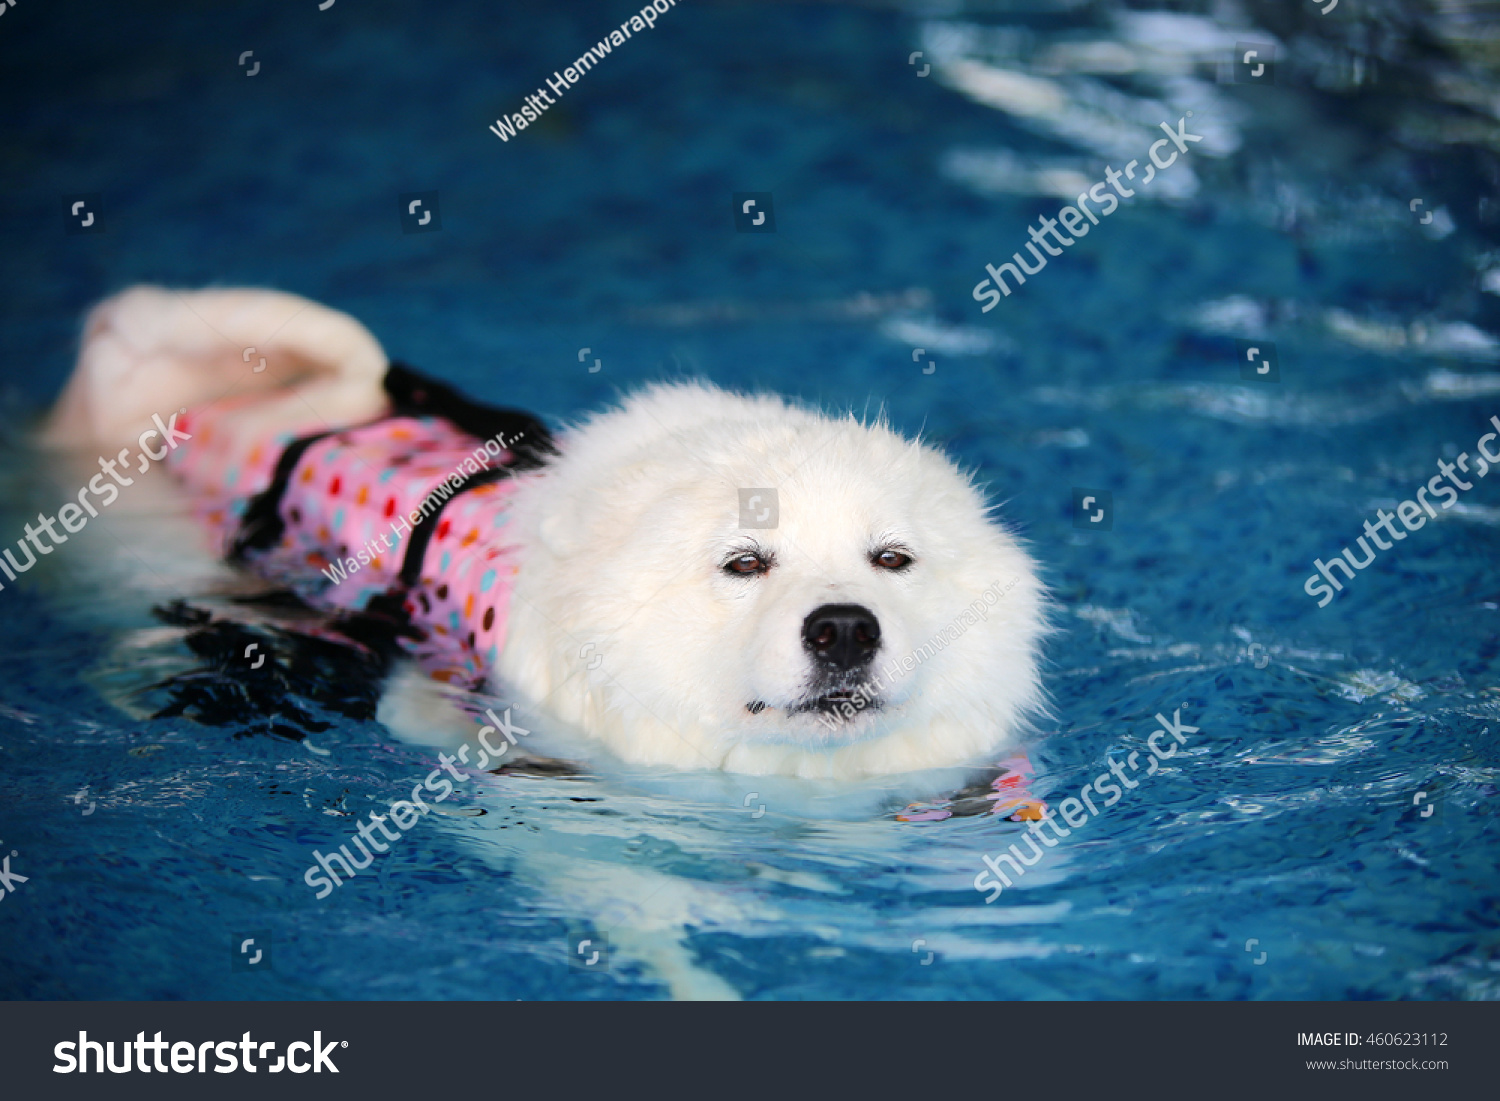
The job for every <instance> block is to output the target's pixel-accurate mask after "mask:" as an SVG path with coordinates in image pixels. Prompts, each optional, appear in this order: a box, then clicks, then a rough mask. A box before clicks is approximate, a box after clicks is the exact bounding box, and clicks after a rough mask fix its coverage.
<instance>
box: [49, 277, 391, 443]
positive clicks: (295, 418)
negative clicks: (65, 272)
mask: <svg viewBox="0 0 1500 1101" xmlns="http://www.w3.org/2000/svg"><path fill="white" fill-rule="evenodd" d="M248 348H254V349H255V351H254V353H250V354H249V359H248V360H247V359H246V355H247V352H246V349H248ZM262 358H264V359H265V361H266V366H265V369H264V370H261V371H256V370H255V368H256V367H258V366H259V365H260V362H261V360H262ZM385 369H386V356H385V352H384V351H382V350H381V347H380V344H379V342H378V341H376V339H375V338H374V337H373V336H371V335H370V332H369V330H368V329H366V328H365V327H364V326H363V325H361V324H360V323H359V322H358V321H355V320H354V319H353V318H352V317H350V316H349V315H348V314H343V313H339V312H338V311H337V310H331V309H329V308H328V307H327V306H320V305H318V304H317V303H316V302H312V301H309V300H308V299H306V298H299V297H297V296H296V295H293V294H282V293H280V292H278V291H263V290H250V289H245V288H233V289H223V290H218V289H215V290H203V291H174V290H168V289H166V288H162V287H149V286H140V287H132V288H131V289H130V290H127V291H124V292H122V293H120V294H117V295H115V296H114V297H113V298H108V299H105V300H104V301H103V302H101V303H99V305H97V306H95V307H94V309H93V310H92V311H91V312H90V313H89V316H88V320H87V321H86V322H85V323H84V332H83V344H82V347H81V348H80V350H79V354H78V365H77V366H76V367H75V368H74V370H73V377H72V378H71V379H70V380H69V381H68V386H67V388H66V389H65V390H64V391H63V393H62V396H61V397H60V398H58V401H57V405H56V406H55V407H54V408H53V410H52V416H51V418H50V419H49V420H48V423H47V425H46V427H45V430H44V432H43V437H42V438H43V440H44V442H46V443H49V444H53V445H56V446H82V445H85V444H87V445H91V446H92V445H96V444H97V445H100V446H103V447H105V448H113V447H119V446H121V445H124V444H129V443H130V442H131V441H133V440H134V439H135V438H136V437H137V435H138V434H139V433H140V432H142V431H143V430H144V429H147V428H150V427H151V417H152V414H161V415H162V416H163V417H165V416H168V415H170V414H171V413H172V412H173V411H175V410H176V409H178V408H179V407H181V406H192V405H198V404H200V403H203V402H208V401H214V400H221V399H224V398H226V397H227V398H230V399H233V398H236V397H240V396H243V395H256V396H257V397H260V398H262V399H263V401H262V402H261V405H260V408H259V409H258V410H257V416H256V418H255V420H254V423H253V424H247V428H251V429H252V430H259V428H260V427H261V425H265V426H268V427H270V428H271V430H272V431H274V430H276V429H283V430H285V429H291V430H293V431H299V432H300V431H311V430H313V429H315V428H326V427H336V426H340V425H345V424H353V423H356V422H358V421H362V420H368V419H370V418H371V417H375V416H378V415H379V414H380V412H381V411H382V410H383V409H384V408H385V406H386V400H385V394H384V392H383V391H382V390H381V388H380V381H381V379H382V378H384V377H385Z"/></svg>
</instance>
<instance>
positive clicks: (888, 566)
mask: <svg viewBox="0 0 1500 1101" xmlns="http://www.w3.org/2000/svg"><path fill="white" fill-rule="evenodd" d="M870 564H871V565H873V566H879V567H880V568H881V569H883V570H904V569H906V567H907V566H910V565H911V555H909V554H903V553H901V552H900V551H898V550H893V549H891V548H890V547H887V548H886V549H885V550H883V551H879V552H877V553H876V554H874V555H873V556H871V558H870Z"/></svg>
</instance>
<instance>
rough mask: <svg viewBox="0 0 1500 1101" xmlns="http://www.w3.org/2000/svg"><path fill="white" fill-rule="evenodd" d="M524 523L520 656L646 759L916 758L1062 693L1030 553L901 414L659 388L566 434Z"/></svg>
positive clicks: (841, 766) (555, 693)
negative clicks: (891, 422)
mask: <svg viewBox="0 0 1500 1101" xmlns="http://www.w3.org/2000/svg"><path fill="white" fill-rule="evenodd" d="M511 530H512V531H513V532H514V533H515V536H516V538H517V539H518V541H519V543H520V549H521V574H520V576H519V577H518V579H517V586H516V589H515V593H514V597H513V604H512V608H511V615H510V637H509V639H508V641H507V644H506V647H505V652H504V655H503V656H502V659H501V666H502V672H503V673H504V675H506V677H507V678H508V679H510V680H511V681H512V682H513V683H514V685H515V686H516V687H518V688H520V689H521V690H522V691H523V692H525V693H526V694H528V695H530V696H532V697H533V698H534V699H536V700H537V701H538V702H540V703H541V704H542V705H543V706H544V707H545V708H547V709H548V710H550V711H553V712H554V713H556V714H558V715H559V716H561V717H563V718H565V719H567V720H569V721H571V722H574V723H576V724H578V725H579V726H581V727H583V728H584V729H585V730H586V731H587V732H589V733H591V734H594V735H596V736H598V737H600V738H602V739H603V740H604V741H605V742H606V743H607V744H608V745H609V746H610V747H611V748H612V749H613V750H614V751H615V752H616V753H617V754H619V755H620V756H622V757H624V758H626V759H627V760H634V761H642V762H654V763H663V764H671V765H675V766H679V767H685V768H694V767H699V768H706V767H722V768H727V769H731V770H735V771H745V772H757V773H767V772H777V773H788V774H794V775H808V776H814V775H830V776H842V775H860V774H874V773H890V772H898V771H907V770H912V769H919V768H927V767H935V766H940V765H951V764H958V763H961V762H965V761H968V760H972V759H974V758H975V757H977V756H978V755H981V754H984V753H987V752H990V751H993V750H994V749H996V748H997V747H999V746H1000V745H1002V744H1003V743H1005V742H1006V740H1007V739H1008V738H1010V737H1012V736H1013V735H1014V734H1015V732H1016V731H1017V728H1018V726H1019V725H1020V724H1021V723H1022V722H1023V721H1024V717H1025V715H1026V713H1027V712H1028V711H1030V710H1033V709H1035V708H1036V707H1037V706H1039V705H1040V701H1041V691H1040V685H1039V677H1038V672H1037V644H1038V641H1039V638H1040V636H1041V634H1042V633H1043V631H1044V629H1045V628H1044V618H1045V606H1044V605H1045V598H1044V596H1043V593H1042V590H1041V586H1040V583H1039V582H1038V580H1037V578H1036V574H1035V569H1034V567H1033V565H1032V562H1031V560H1030V558H1029V557H1028V556H1027V555H1026V553H1025V552H1024V551H1023V550H1022V549H1021V548H1020V546H1019V545H1018V544H1017V542H1016V540H1015V539H1014V538H1012V537H1011V536H1010V535H1009V534H1007V533H1006V532H1005V531H1004V530H1003V529H1002V528H1000V527H998V526H997V525H995V524H994V523H992V522H991V521H990V520H989V518H988V514H987V509H986V507H985V504H984V501H983V498H982V496H981V494H980V492H979V491H978V490H977V489H975V488H974V486H973V485H972V484H971V482H970V481H969V479H968V478H966V477H965V476H964V475H963V474H961V473H960V472H959V471H958V469H957V468H956V467H955V466H954V465H953V464H952V462H951V461H949V460H948V459H947V458H945V457H944V456H943V455H941V454H939V453H938V452H936V451H933V450H931V449H929V448H926V447H923V446H921V445H920V444H917V443H913V442H910V441H907V440H904V439H902V438H901V437H900V436H898V435H897V434H896V433H894V432H892V431H891V430H890V429H889V428H887V427H885V426H884V425H882V424H875V425H868V424H862V423H860V422H859V421H857V420H855V419H854V418H852V417H847V418H844V419H831V418H828V417H824V416H822V415H820V414H818V413H815V412H812V411H809V410H805V409H801V408H798V407H795V406H790V405H788V404H786V403H784V402H783V401H781V400H780V399H778V398H771V397H741V396H738V395H732V394H727V393H724V392H722V391H719V390H714V389H711V388H707V387H703V386H697V385H691V386H669V387H656V388H653V389H651V390H647V391H645V392H644V393H642V394H639V395H636V396H635V397H633V398H631V399H630V400H629V401H628V402H627V403H626V405H625V406H624V408H623V409H621V410H618V411H614V412H610V413H605V414H602V415H600V416H598V417H595V418H594V419H592V420H591V421H589V422H587V423H585V424H584V425H582V426H580V427H579V428H576V429H574V430H573V431H571V432H570V433H568V434H567V435H566V436H565V437H564V439H563V454H562V456H561V458H560V459H558V460H556V461H555V462H554V463H553V464H552V465H551V466H550V467H549V468H548V469H547V470H545V471H543V472H542V473H541V474H538V475H535V476H533V477H532V478H530V479H529V480H528V481H527V484H526V485H525V486H524V487H523V489H522V490H521V491H520V492H519V493H518V495H517V502H516V510H515V519H514V522H513V526H512V528H511Z"/></svg>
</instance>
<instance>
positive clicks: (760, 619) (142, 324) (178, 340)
mask: <svg viewBox="0 0 1500 1101" xmlns="http://www.w3.org/2000/svg"><path fill="white" fill-rule="evenodd" d="M246 347H255V348H256V352H255V353H254V356H252V358H251V361H250V362H249V363H247V362H246V361H245V359H244V357H243V354H242V350H243V349H244V348H246ZM262 355H264V356H266V357H267V359H268V361H269V365H268V368H267V370H266V371H264V372H260V373H256V372H253V371H252V370H251V368H252V367H253V366H254V365H255V363H256V361H257V360H258V358H259V356H262ZM385 365H386V359H385V355H384V353H383V352H382V351H381V349H380V346H379V344H378V343H377V342H376V341H375V339H374V337H372V336H371V335H370V334H369V333H368V332H367V331H366V330H365V329H364V328H363V327H362V326H361V325H359V323H358V322H356V321H354V320H353V319H352V318H349V317H347V316H346V315H344V314H340V313H336V312H335V311H332V310H329V309H327V308H326V307H322V306H318V305H316V304H314V303H311V302H308V301H306V300H305V299H299V298H295V297H293V296H291V295H285V294H278V293H274V292H268V291H257V290H210V291H198V292H186V293H178V292H175V291H167V290H162V289H159V288H151V287H141V288H136V289H133V290H130V291H126V292H125V293H123V294H120V295H118V296H116V297H115V298H112V299H110V300H108V301H106V302H104V303H102V304H101V305H100V306H99V307H97V308H96V309H95V310H94V311H93V313H92V314H91V315H90V317H89V320H88V323H87V326H86V330H85V336H84V344H83V348H82V351H81V353H80V357H79V364H78V369H77V371H76V373H75V375H74V377H73V379H72V380H71V381H70V383H69V385H68V388H67V390H66V391H65V392H64V394H63V396H62V398H61V399H60V400H59V402H58V405H57V408H56V409H55V410H54V413H53V416H52V418H51V420H50V422H49V425H48V429H47V438H48V439H49V440H50V441H52V442H54V443H58V444H69V445H74V446H84V445H89V446H92V445H94V444H96V443H97V444H101V445H104V446H114V445H116V444H119V443H123V442H128V441H129V440H130V439H131V438H133V437H134V436H135V434H136V433H137V432H139V431H140V430H141V429H142V428H144V427H149V422H150V417H151V414H152V413H163V414H167V413H170V412H171V411H172V410H174V409H176V408H178V407H180V406H183V405H187V406H191V405H193V404H196V403H198V402H202V401H209V400H214V399H216V398H219V396H220V395H221V394H223V393H224V392H225V391H230V392H232V393H233V394H235V395H239V394H253V395H255V397H256V400H257V402H258V404H257V406H256V408H255V409H254V410H253V416H251V417H250V418H249V419H247V421H246V424H247V425H248V426H249V428H247V429H246V430H247V431H248V430H254V431H262V430H264V431H267V432H269V431H271V430H274V429H281V430H286V429H293V430H296V431H309V430H312V429H314V428H328V427H336V426H339V425H342V424H348V423H353V422H357V421H360V420H364V419H367V418H369V417H373V416H376V415H378V414H379V413H380V412H381V411H382V410H383V409H384V408H385V400H384V397H383V395H382V393H381V389H380V379H381V377H382V375H383V373H384V369H385ZM561 446H562V451H563V454H562V456H561V458H559V459H558V460H556V461H555V462H554V463H552V464H551V465H550V466H548V467H547V468H545V469H544V470H543V471H541V472H540V473H537V474H534V475H529V476H527V477H526V478H524V479H523V482H522V485H521V487H520V488H519V489H518V492H517V495H516V498H515V508H514V515H513V517H512V521H511V523H510V525H509V526H508V527H507V528H506V529H504V534H505V538H506V540H507V542H510V543H514V544H515V545H516V546H517V548H518V551H519V560H520V564H521V571H520V574H519V577H518V578H517V586H516V589H515V593H514V597H513V601H512V606H511V609H510V613H509V622H510V626H509V637H508V639H507V642H506V646H505V648H504V651H503V653H502V654H501V657H500V668H499V670H498V672H499V673H500V674H501V676H502V677H503V678H504V679H505V680H506V681H507V682H509V684H510V685H511V686H512V687H514V688H515V689H517V690H519V691H520V692H521V693H522V694H523V695H524V696H526V697H528V698H529V700H530V701H531V702H532V703H533V704H534V705H536V706H538V707H539V708H541V709H543V710H545V711H548V712H550V713H552V714H553V715H555V716H557V717H558V718H560V719H562V720H564V721H566V722H567V723H570V724H572V725H574V726H576V727H578V728H579V729H581V730H582V731H583V732H584V733H586V734H588V735H590V736H592V737H593V738H595V739H597V740H599V741H600V742H602V743H603V744H604V745H606V746H607V747H608V748H609V749H610V750H611V751H613V752H614V753H615V754H617V755H618V756H619V757H621V758H623V759H625V760H627V761H631V762H637V763H644V764H650V765H658V766H665V767H670V768H677V769H699V768H722V769H725V770H730V771H736V772H744V773H754V774H771V773H779V774H784V775H791V776H804V777H829V778H844V777H855V776H864V775H881V774H890V773H898V772H906V771H912V770H918V769H925V768H934V767H941V766H948V765H956V764H963V763H969V762H981V761H983V760H985V759H986V757H987V756H992V755H993V754H995V753H996V752H997V751H999V750H1001V749H1003V748H1005V747H1006V746H1007V745H1009V744H1012V743H1013V742H1014V741H1015V739H1016V737H1017V735H1018V733H1019V731H1020V730H1021V728H1022V725H1023V724H1024V722H1025V719H1026V716H1027V714H1028V712H1031V711H1034V710H1035V709H1037V708H1039V707H1041V705H1042V695H1041V689H1040V679H1039V675H1038V668H1037V661H1038V658H1037V648H1038V643H1039V640H1040V637H1041V635H1042V634H1043V632H1044V630H1045V626H1044V621H1045V613H1046V597H1045V595H1044V593H1043V591H1042V587H1041V584H1040V582H1039V581H1038V579H1037V576H1036V571H1035V568H1034V566H1033V563H1032V561H1031V559H1030V558H1029V557H1028V555H1027V554H1026V553H1025V551H1024V550H1022V548H1021V547H1020V545H1019V544H1018V542H1017V541H1016V540H1015V539H1014V538H1013V537H1012V536H1011V535H1009V534H1008V533H1007V532H1006V531H1005V530H1004V529H1003V528H1001V527H1000V526H998V525H997V524H995V523H993V522H991V521H990V519H989V517H988V514H987V510H986V508H985V504H984V501H983V498H982V495H981V493H980V492H979V491H978V490H977V489H976V488H975V487H974V485H973V484H972V483H971V481H970V479H969V478H967V477H966V476H965V475H963V474H962V473H961V472H960V471H959V470H958V469H957V468H956V467H955V466H954V464H953V463H952V462H951V461H950V460H948V459H947V458H945V457H944V456H943V455H941V454H940V453H938V452H937V451H934V450H932V449H931V448H927V447H924V446H922V445H920V444H918V443H914V442H910V441H907V440H904V439H902V438H901V437H900V436H899V435H897V434H896V433H894V432H893V431H891V430H890V429H889V428H888V427H887V426H886V425H885V424H883V423H877V424H862V423H860V422H859V421H857V420H856V419H854V418H853V417H845V418H842V419H832V418H829V417H826V416H824V415H822V414H820V413H818V412H816V411H812V410H808V409H804V408H801V407H798V406H795V405H791V404H788V403H786V402H784V401H782V400H781V399H779V398H776V397H770V396H756V397H746V396H741V395H736V394H730V393H726V392H724V391H722V390H718V389H715V388H713V387H710V386H705V385H699V384H681V385H672V386H657V387H652V388H649V389H647V390H645V391H642V392H640V393H638V394H636V395H634V396H633V397H631V398H629V399H628V400H627V401H626V402H625V404H624V406H623V407H622V408H620V409H617V410H613V411H610V412H605V413H601V414H599V415H597V416H595V417H593V418H592V419H590V420H588V421H586V422H584V423H582V424H581V425H579V426H577V427H575V428H573V429H572V430H570V431H568V432H567V433H565V434H564V435H563V437H562V439H561ZM741 487H744V488H765V487H769V488H774V489H775V490H776V491H777V493H778V495H779V505H780V520H779V525H778V526H777V527H776V528H775V529H767V530H751V531H745V530H742V529H741V528H740V527H739V492H738V491H739V489H740V488H741ZM750 539H753V540H754V541H755V542H756V543H757V544H758V545H759V546H760V547H761V548H762V549H763V550H767V551H770V552H772V553H774V555H775V559H776V565H775V567H774V568H773V569H772V570H771V571H770V572H769V573H767V574H765V575H764V576H752V577H748V578H747V577H735V576H731V575H728V574H726V573H725V572H724V570H723V569H722V565H723V563H724V561H725V560H726V559H727V558H728V557H729V556H730V554H731V552H733V551H735V550H736V549H737V548H740V547H742V546H745V545H746V544H747V542H748V541H749V540H750ZM888 540H894V541H896V542H899V543H901V544H902V545H904V546H905V547H907V548H909V549H910V551H911V552H912V554H913V557H914V559H915V562H914V564H913V565H912V566H911V567H910V568H909V569H907V570H905V571H903V572H899V573H897V572H890V571H885V570H880V569H877V568H876V567H874V566H872V565H871V563H870V554H871V552H872V551H873V550H875V549H877V548H878V547H879V546H880V545H881V544H883V543H884V542H886V541H888ZM987 589H988V590H990V592H991V593H995V592H1002V591H1003V595H1001V596H1000V598H999V600H998V602H988V603H987V602H985V601H984V599H983V594H984V593H985V591H986V590H987ZM976 600H977V601H980V604H981V606H983V607H984V609H985V613H984V615H983V616H982V617H979V616H975V614H974V613H973V612H972V611H970V612H968V613H967V614H966V611H965V610H966V609H967V608H970V607H971V606H972V605H974V602H975V601H976ZM829 603H854V604H862V605H864V606H866V607H867V608H869V609H870V610H872V611H873V612H874V613H875V615H876V616H877V617H878V619H879V622H880V627H881V634H882V638H881V646H880V650H879V652H878V654H877V656H876V658H875V662H874V665H873V666H872V667H871V671H872V672H873V673H876V674H879V673H881V671H882V670H888V669H892V668H894V670H895V671H894V673H893V674H892V675H890V676H889V678H888V679H885V678H883V679H882V681H881V682H880V686H879V687H880V693H879V695H880V698H881V703H882V706H881V707H880V708H878V709H877V708H868V709H865V710H862V711H860V712H859V713H858V714H857V715H856V716H855V717H853V718H852V719H847V720H840V721H839V722H838V723H837V724H836V728H835V729H833V730H830V729H829V728H828V727H827V726H825V725H824V724H823V723H820V722H819V720H818V719H817V717H816V716H815V715H813V714H797V715H790V714H788V713H787V711H786V710H785V709H786V707H788V706H789V705H792V704H794V703H796V702H797V701H798V700H800V699H803V698H804V697H806V696H807V695H809V694H810V693H811V692H812V680H811V678H812V672H813V670H812V666H811V664H810V662H809V659H808V657H807V655H806V654H805V652H804V651H803V649H802V642H801V627H802V623H803V620H804V618H805V617H806V616H807V615H808V613H809V612H811V611H812V610H813V609H814V608H816V607H818V606H820V605H823V604H829ZM945 629H946V630H947V637H945V636H944V632H945ZM955 634H956V637H954V636H955ZM589 644H592V646H591V647H590V645H589ZM919 653H920V654H922V655H923V657H924V660H923V661H922V662H921V664H919V665H916V666H915V668H912V669H910V670H902V669H901V668H900V664H899V663H900V662H901V660H902V659H903V658H904V657H907V656H908V655H915V654H919ZM893 663H894V665H893ZM591 666H593V667H592V668H591ZM752 701H760V702H764V703H765V704H767V705H768V706H767V707H765V709H764V710H761V711H760V712H759V713H758V714H752V713H751V712H750V711H749V710H748V709H747V704H749V703H751V702H752Z"/></svg>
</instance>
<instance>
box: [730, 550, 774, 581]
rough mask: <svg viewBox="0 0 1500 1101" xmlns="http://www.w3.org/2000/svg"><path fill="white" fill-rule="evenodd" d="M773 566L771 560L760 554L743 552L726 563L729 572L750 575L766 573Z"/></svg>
mask: <svg viewBox="0 0 1500 1101" xmlns="http://www.w3.org/2000/svg"><path fill="white" fill-rule="evenodd" d="M770 568H771V565H770V563H769V562H767V561H766V560H765V559H764V558H762V557H761V556H760V555H758V554H748V553H747V554H741V555H737V556H735V557H734V558H731V559H730V560H729V561H728V562H725V563H724V569H725V570H727V571H728V572H729V573H735V574H739V575H741V576H744V577H748V576H749V575H750V574H756V573H765V572H766V571H767V570H768V569H770Z"/></svg>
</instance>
